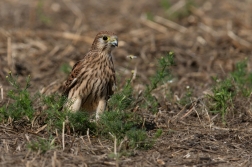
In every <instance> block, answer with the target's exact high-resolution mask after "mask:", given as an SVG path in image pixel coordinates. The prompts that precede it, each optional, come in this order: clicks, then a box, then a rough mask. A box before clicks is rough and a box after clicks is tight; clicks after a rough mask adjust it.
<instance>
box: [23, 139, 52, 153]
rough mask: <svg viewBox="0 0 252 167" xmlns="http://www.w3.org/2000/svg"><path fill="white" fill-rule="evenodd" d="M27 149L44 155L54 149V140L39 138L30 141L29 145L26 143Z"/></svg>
mask: <svg viewBox="0 0 252 167" xmlns="http://www.w3.org/2000/svg"><path fill="white" fill-rule="evenodd" d="M27 147H28V148H29V149H30V150H32V151H36V152H39V153H42V154H44V153H46V151H49V150H52V149H54V148H55V147H56V146H55V138H54V139H52V138H50V139H44V138H39V139H38V140H37V141H31V142H30V143H28V145H27Z"/></svg>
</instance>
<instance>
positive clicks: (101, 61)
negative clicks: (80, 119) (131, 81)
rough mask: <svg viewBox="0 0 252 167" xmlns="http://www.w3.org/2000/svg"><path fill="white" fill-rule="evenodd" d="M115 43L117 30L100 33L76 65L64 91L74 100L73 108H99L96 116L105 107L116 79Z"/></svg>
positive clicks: (96, 109)
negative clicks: (113, 54) (113, 52)
mask: <svg viewBox="0 0 252 167" xmlns="http://www.w3.org/2000/svg"><path fill="white" fill-rule="evenodd" d="M104 36H106V37H108V40H105V39H106V38H103V37H104ZM115 45H117V37H116V36H115V35H114V33H111V32H107V31H103V32H100V33H98V34H97V35H96V38H95V39H94V42H93V44H92V47H91V50H90V51H89V52H88V53H87V54H86V55H85V56H84V58H83V59H82V60H80V61H78V62H77V63H76V64H75V65H74V67H73V69H72V72H71V73H70V75H69V77H68V79H67V80H66V82H65V91H64V95H65V96H67V97H68V99H70V100H72V101H73V102H72V104H71V103H69V104H68V105H69V107H70V108H71V109H72V110H73V111H77V110H84V111H88V112H93V111H96V116H97V117H99V116H98V114H99V113H101V112H103V111H104V110H105V106H106V102H107V100H108V99H109V97H110V96H111V95H112V94H113V91H112V87H113V86H114V85H115V83H116V81H115V80H116V79H115V70H114V64H113V60H112V55H111V51H112V49H113V48H114V47H115Z"/></svg>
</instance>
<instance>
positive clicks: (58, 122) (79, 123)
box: [41, 94, 95, 134]
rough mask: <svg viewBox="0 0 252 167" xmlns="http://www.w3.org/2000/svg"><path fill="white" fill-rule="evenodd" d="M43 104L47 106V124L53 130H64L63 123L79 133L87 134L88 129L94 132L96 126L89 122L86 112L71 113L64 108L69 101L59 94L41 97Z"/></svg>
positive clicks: (45, 111) (45, 112)
mask: <svg viewBox="0 0 252 167" xmlns="http://www.w3.org/2000/svg"><path fill="white" fill-rule="evenodd" d="M41 99H42V104H43V105H45V108H46V109H45V110H44V111H43V113H44V114H46V119H45V122H46V123H47V124H49V125H50V127H52V128H51V129H55V128H56V129H58V130H60V131H61V130H62V126H63V122H66V123H67V124H69V126H70V128H71V129H72V130H74V131H75V132H78V133H82V134H84V133H86V132H87V129H88V128H89V129H91V130H94V129H95V125H94V123H91V122H90V121H89V115H88V114H87V113H86V112H75V113H73V112H71V111H70V110H69V109H68V108H67V107H62V106H64V104H65V103H66V101H67V99H66V97H64V96H61V95H59V94H52V95H49V96H41Z"/></svg>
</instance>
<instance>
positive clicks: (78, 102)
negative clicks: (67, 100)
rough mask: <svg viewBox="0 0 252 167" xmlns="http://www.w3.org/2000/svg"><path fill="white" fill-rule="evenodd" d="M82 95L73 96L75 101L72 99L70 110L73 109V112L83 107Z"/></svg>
mask: <svg viewBox="0 0 252 167" xmlns="http://www.w3.org/2000/svg"><path fill="white" fill-rule="evenodd" d="M81 101H82V100H81V97H76V98H73V101H71V105H70V107H69V108H70V110H72V111H73V112H76V111H78V110H80V107H81Z"/></svg>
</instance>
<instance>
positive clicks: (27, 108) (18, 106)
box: [0, 72, 34, 120]
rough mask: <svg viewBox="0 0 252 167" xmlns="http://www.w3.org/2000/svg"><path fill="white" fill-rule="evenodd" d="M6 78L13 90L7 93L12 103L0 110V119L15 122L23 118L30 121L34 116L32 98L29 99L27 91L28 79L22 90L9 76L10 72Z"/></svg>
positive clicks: (11, 76) (13, 78)
mask: <svg viewBox="0 0 252 167" xmlns="http://www.w3.org/2000/svg"><path fill="white" fill-rule="evenodd" d="M6 78H7V80H8V81H9V83H10V84H11V85H12V86H13V88H14V89H13V90H10V91H9V92H8V97H9V98H10V99H11V100H12V101H13V102H11V103H9V104H8V106H7V105H5V106H3V107H1V108H0V119H1V120H4V119H7V118H9V117H10V118H12V119H13V120H17V119H20V118H23V117H24V116H27V117H28V118H29V119H31V118H32V117H33V114H34V109H33V106H32V103H33V102H32V99H33V98H34V97H31V96H30V93H29V92H28V90H27V89H28V88H29V86H30V77H27V80H26V85H25V86H24V88H22V87H21V85H20V84H19V83H17V82H16V80H17V79H16V78H15V77H14V76H13V75H12V74H11V72H10V73H9V75H8V76H6Z"/></svg>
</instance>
